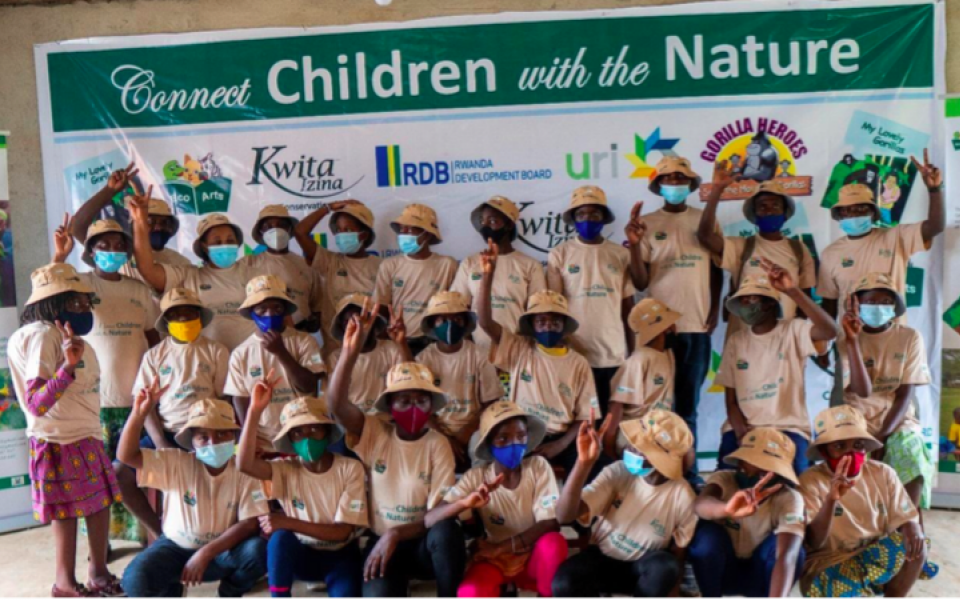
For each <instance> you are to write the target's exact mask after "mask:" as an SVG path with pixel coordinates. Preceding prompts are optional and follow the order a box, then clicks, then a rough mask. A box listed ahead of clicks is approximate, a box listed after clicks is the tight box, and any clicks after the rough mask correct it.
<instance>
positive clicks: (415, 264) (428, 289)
mask: <svg viewBox="0 0 960 600" xmlns="http://www.w3.org/2000/svg"><path fill="white" fill-rule="evenodd" d="M390 228H391V229H393V230H394V231H395V232H396V233H397V242H398V243H399V245H400V251H401V252H402V253H403V255H402V256H391V257H390V258H388V259H387V260H385V261H383V264H382V265H380V271H379V272H378V273H377V288H376V292H375V293H374V298H376V301H377V303H378V304H386V305H387V306H389V307H391V308H392V309H393V310H395V311H396V312H398V313H402V316H403V319H404V321H406V324H407V327H408V328H409V331H417V332H419V331H420V320H421V319H423V312H424V311H425V310H426V308H427V303H428V302H429V300H430V297H431V296H433V295H434V294H436V293H437V292H443V291H446V290H447V289H449V288H450V284H451V283H453V277H454V275H456V272H457V261H456V260H454V259H452V258H450V257H449V256H443V255H441V254H434V253H433V251H432V250H431V249H430V246H433V245H434V244H439V243H441V242H442V241H443V238H441V237H440V226H439V224H438V223H437V213H436V212H434V210H433V209H432V208H430V207H429V206H425V205H423V204H410V205H408V206H407V207H406V208H404V209H403V213H402V214H401V215H400V217H399V218H397V219H395V220H394V221H393V222H391V223H390ZM408 342H409V344H410V349H411V350H412V351H413V354H414V355H417V354H419V353H420V351H421V350H423V349H424V348H426V346H427V344H429V343H430V338H428V337H426V336H422V337H421V336H418V337H415V338H412V339H410V340H408Z"/></svg>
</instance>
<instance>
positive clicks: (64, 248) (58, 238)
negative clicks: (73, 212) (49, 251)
mask: <svg viewBox="0 0 960 600" xmlns="http://www.w3.org/2000/svg"><path fill="white" fill-rule="evenodd" d="M72 230H73V217H71V216H70V213H68V212H65V213H63V224H62V225H60V227H57V230H56V231H54V232H53V246H54V260H53V262H63V261H65V260H66V259H67V257H68V256H70V253H71V252H73V236H72V235H70V232H71V231H72Z"/></svg>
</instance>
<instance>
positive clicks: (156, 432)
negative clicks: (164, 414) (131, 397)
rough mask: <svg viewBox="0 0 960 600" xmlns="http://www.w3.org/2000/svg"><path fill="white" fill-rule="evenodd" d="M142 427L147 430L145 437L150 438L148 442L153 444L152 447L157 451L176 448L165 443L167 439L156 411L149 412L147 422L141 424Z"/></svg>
mask: <svg viewBox="0 0 960 600" xmlns="http://www.w3.org/2000/svg"><path fill="white" fill-rule="evenodd" d="M143 425H144V428H145V429H146V430H147V435H149V436H150V440H151V441H152V442H153V445H154V446H156V448H157V450H166V449H168V448H176V446H174V445H173V444H171V443H170V442H168V441H167V437H166V436H165V435H164V432H163V423H162V422H161V421H160V415H159V414H157V411H156V409H154V410H151V411H150V414H149V415H147V420H146V421H145V422H144V423H143Z"/></svg>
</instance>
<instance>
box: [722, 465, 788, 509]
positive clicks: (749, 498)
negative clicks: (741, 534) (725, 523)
mask: <svg viewBox="0 0 960 600" xmlns="http://www.w3.org/2000/svg"><path fill="white" fill-rule="evenodd" d="M772 479H773V473H767V474H766V475H764V476H763V478H762V479H761V480H760V481H758V482H757V485H755V486H753V487H752V488H750V489H748V490H740V491H739V492H737V493H736V494H734V495H733V497H732V498H730V500H729V501H727V505H726V507H725V510H726V513H727V517H728V518H731V519H743V518H745V517H749V516H750V515H752V514H754V513H755V512H757V507H758V506H760V503H761V502H763V501H764V500H766V499H767V498H769V497H770V496H772V495H774V494H776V493H777V492H779V491H780V489H781V488H783V484H782V483H778V484H777V485H774V486H770V487H765V486H766V485H767V484H768V483H770V480H772Z"/></svg>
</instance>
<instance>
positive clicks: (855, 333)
mask: <svg viewBox="0 0 960 600" xmlns="http://www.w3.org/2000/svg"><path fill="white" fill-rule="evenodd" d="M840 324H841V325H842V326H843V335H844V336H845V337H846V338H847V339H848V340H855V339H858V338H859V337H860V332H861V331H863V321H861V320H860V299H859V298H857V295H856V294H850V302H849V303H848V304H847V311H846V312H845V313H843V318H842V319H841V320H840Z"/></svg>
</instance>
